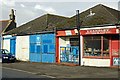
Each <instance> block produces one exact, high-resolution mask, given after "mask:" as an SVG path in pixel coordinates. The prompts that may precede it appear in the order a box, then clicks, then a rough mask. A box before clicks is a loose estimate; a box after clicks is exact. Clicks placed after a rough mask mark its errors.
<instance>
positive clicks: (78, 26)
mask: <svg viewBox="0 0 120 80" xmlns="http://www.w3.org/2000/svg"><path fill="white" fill-rule="evenodd" d="M76 26H77V30H78V39H79V41H78V42H79V44H78V47H79V66H81V47H80V14H79V10H76Z"/></svg>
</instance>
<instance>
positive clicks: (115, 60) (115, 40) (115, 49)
mask: <svg viewBox="0 0 120 80" xmlns="http://www.w3.org/2000/svg"><path fill="white" fill-rule="evenodd" d="M119 42H120V41H119V36H118V35H114V37H112V38H111V53H112V58H111V59H112V60H111V65H113V66H118V65H120V58H119V56H118V55H119V49H120V48H119V47H120V43H119Z"/></svg>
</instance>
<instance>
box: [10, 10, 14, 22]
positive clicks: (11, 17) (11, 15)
mask: <svg viewBox="0 0 120 80" xmlns="http://www.w3.org/2000/svg"><path fill="white" fill-rule="evenodd" d="M9 16H10V20H13V21H14V20H15V15H14V10H13V9H11V12H10V15H9Z"/></svg>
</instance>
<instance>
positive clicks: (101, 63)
mask: <svg viewBox="0 0 120 80" xmlns="http://www.w3.org/2000/svg"><path fill="white" fill-rule="evenodd" d="M82 62H83V63H82V65H84V66H95V67H110V59H90V58H82Z"/></svg>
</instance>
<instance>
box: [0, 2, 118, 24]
mask: <svg viewBox="0 0 120 80" xmlns="http://www.w3.org/2000/svg"><path fill="white" fill-rule="evenodd" d="M118 2H119V0H91V1H90V0H84V1H83V0H58V1H55V0H0V20H7V19H9V14H10V9H14V10H15V15H16V22H17V26H20V25H22V24H24V23H27V22H29V21H31V20H33V19H35V18H37V17H40V16H42V15H44V14H46V13H50V14H55V15H60V16H65V17H71V16H73V15H75V14H76V10H80V12H83V11H85V10H87V9H89V8H91V7H93V6H95V5H98V4H103V5H106V6H108V7H111V8H114V9H116V10H118Z"/></svg>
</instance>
